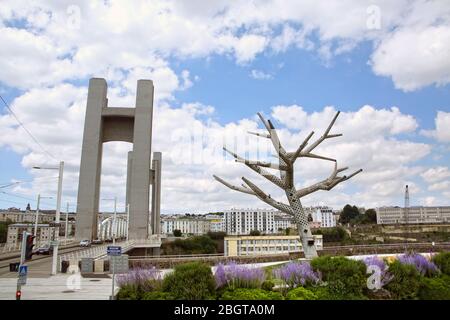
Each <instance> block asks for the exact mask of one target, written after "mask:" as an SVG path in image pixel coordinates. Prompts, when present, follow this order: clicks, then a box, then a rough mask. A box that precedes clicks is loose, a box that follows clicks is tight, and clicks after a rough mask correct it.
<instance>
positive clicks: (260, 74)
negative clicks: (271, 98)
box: [250, 69, 273, 80]
mask: <svg viewBox="0 0 450 320" xmlns="http://www.w3.org/2000/svg"><path fill="white" fill-rule="evenodd" d="M250 77H252V78H253V79H256V80H270V79H273V76H272V75H271V74H269V73H265V72H264V71H261V70H256V69H253V70H252V71H251V72H250Z"/></svg>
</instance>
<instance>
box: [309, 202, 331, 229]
mask: <svg viewBox="0 0 450 320" xmlns="http://www.w3.org/2000/svg"><path fill="white" fill-rule="evenodd" d="M311 216H312V219H313V222H320V227H321V228H333V227H336V217H335V215H334V213H333V209H331V208H329V207H316V208H315V210H314V211H312V214H311Z"/></svg>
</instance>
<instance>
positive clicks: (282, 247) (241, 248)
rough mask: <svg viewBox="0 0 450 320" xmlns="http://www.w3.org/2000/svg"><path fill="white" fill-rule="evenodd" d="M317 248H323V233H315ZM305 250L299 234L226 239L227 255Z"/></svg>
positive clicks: (225, 252) (225, 251) (225, 250)
mask: <svg viewBox="0 0 450 320" xmlns="http://www.w3.org/2000/svg"><path fill="white" fill-rule="evenodd" d="M314 240H315V243H316V248H317V250H322V249H323V239H322V235H314ZM293 251H303V248H302V243H301V241H300V237H299V236H286V235H282V236H280V235H266V236H231V237H225V239H224V254H225V256H248V255H264V254H281V253H289V252H293Z"/></svg>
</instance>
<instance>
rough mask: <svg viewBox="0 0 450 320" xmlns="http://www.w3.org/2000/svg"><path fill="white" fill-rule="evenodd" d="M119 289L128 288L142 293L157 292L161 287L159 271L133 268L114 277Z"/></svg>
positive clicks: (152, 268)
mask: <svg viewBox="0 0 450 320" xmlns="http://www.w3.org/2000/svg"><path fill="white" fill-rule="evenodd" d="M116 281H117V285H118V286H119V287H125V286H130V287H134V288H135V289H136V290H142V291H143V292H148V291H153V290H157V289H158V288H160V287H161V285H162V276H161V271H160V270H159V269H157V268H156V267H151V268H141V267H138V268H133V269H130V270H129V271H128V272H127V273H123V274H119V275H117V276H116Z"/></svg>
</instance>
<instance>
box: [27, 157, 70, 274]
mask: <svg viewBox="0 0 450 320" xmlns="http://www.w3.org/2000/svg"><path fill="white" fill-rule="evenodd" d="M33 169H39V170H59V174H58V195H57V198H56V213H55V225H56V226H55V231H54V239H53V240H54V243H53V261H52V273H51V274H52V275H55V274H56V271H57V262H58V245H59V243H58V239H59V220H60V212H61V195H62V182H63V173H64V161H60V162H59V166H58V167H33Z"/></svg>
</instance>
